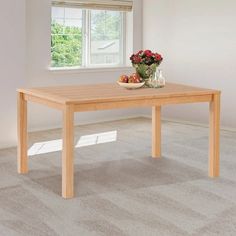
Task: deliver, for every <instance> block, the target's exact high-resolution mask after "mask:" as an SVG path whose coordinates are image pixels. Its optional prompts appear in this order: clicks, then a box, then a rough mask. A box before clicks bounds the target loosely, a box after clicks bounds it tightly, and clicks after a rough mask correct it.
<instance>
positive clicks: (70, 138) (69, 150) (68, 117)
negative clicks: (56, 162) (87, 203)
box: [62, 105, 74, 198]
mask: <svg viewBox="0 0 236 236" xmlns="http://www.w3.org/2000/svg"><path fill="white" fill-rule="evenodd" d="M73 196H74V107H73V105H65V108H64V110H63V150H62V197H64V198H72V197H73Z"/></svg>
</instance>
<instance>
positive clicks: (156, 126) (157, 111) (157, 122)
mask: <svg viewBox="0 0 236 236" xmlns="http://www.w3.org/2000/svg"><path fill="white" fill-rule="evenodd" d="M152 157H153V158H156V157H161V106H154V107H153V108H152Z"/></svg>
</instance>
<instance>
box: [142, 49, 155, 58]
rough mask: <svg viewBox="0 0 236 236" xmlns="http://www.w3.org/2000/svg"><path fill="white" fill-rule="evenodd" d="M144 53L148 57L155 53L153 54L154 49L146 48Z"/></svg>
mask: <svg viewBox="0 0 236 236" xmlns="http://www.w3.org/2000/svg"><path fill="white" fill-rule="evenodd" d="M144 54H145V55H146V56H147V57H151V56H152V55H153V54H152V51H150V50H145V51H144Z"/></svg>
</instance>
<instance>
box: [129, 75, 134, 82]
mask: <svg viewBox="0 0 236 236" xmlns="http://www.w3.org/2000/svg"><path fill="white" fill-rule="evenodd" d="M134 80H135V78H134V76H133V74H132V75H131V76H130V77H129V83H134Z"/></svg>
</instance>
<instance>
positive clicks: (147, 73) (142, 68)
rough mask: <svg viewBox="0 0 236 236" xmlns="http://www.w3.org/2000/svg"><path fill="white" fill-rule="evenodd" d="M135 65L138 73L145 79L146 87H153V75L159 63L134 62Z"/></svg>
mask: <svg viewBox="0 0 236 236" xmlns="http://www.w3.org/2000/svg"><path fill="white" fill-rule="evenodd" d="M133 67H134V68H135V70H136V73H138V74H139V76H140V77H141V78H142V80H143V81H145V86H146V87H152V84H151V82H152V77H153V75H154V74H155V72H156V70H157V64H152V65H146V64H134V65H133Z"/></svg>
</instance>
